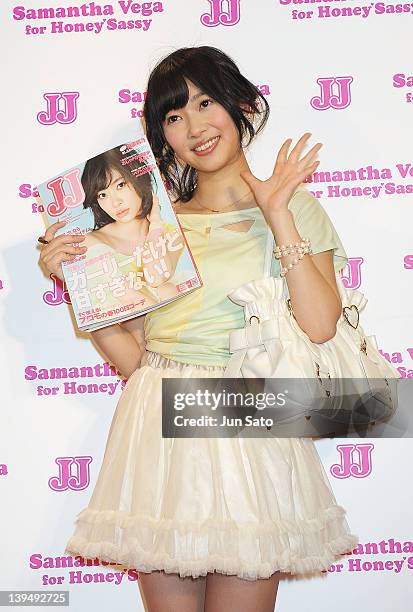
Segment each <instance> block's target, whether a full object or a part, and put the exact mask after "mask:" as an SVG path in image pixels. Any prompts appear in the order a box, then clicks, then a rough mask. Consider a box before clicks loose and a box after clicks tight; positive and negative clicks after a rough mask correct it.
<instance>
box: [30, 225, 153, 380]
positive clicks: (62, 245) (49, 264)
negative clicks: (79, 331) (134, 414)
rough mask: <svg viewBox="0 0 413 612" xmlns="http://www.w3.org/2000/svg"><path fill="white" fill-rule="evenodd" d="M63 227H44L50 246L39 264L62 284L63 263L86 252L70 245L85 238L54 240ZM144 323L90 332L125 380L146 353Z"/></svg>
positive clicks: (136, 321)
mask: <svg viewBox="0 0 413 612" xmlns="http://www.w3.org/2000/svg"><path fill="white" fill-rule="evenodd" d="M64 225H65V224H64V222H58V223H53V225H50V226H49V227H48V228H47V230H46V233H45V239H46V240H48V241H49V244H47V245H44V246H42V249H41V253H40V262H41V263H42V264H43V266H44V267H45V268H46V270H47V271H48V272H49V273H53V274H55V275H56V276H57V277H58V278H60V280H61V281H64V276H63V272H62V262H63V261H72V260H73V259H74V258H75V257H76V255H80V254H82V253H85V252H86V250H87V248H86V247H82V246H73V244H76V243H82V242H83V241H84V236H81V235H77V234H68V235H60V236H56V237H55V233H56V231H57V230H58V229H59V228H61V227H63V226H64ZM144 320H145V317H144V316H141V317H136V319H133V321H134V324H133V327H132V324H131V323H129V322H128V321H125V322H124V323H115V324H113V325H110V326H109V327H103V328H101V329H98V330H95V331H94V332H91V338H92V339H93V342H94V344H95V345H96V346H97V348H98V349H99V350H101V351H102V353H103V354H104V355H105V357H106V358H107V359H108V361H110V362H111V363H113V365H115V366H116V368H117V369H118V370H119V372H121V374H122V375H123V376H125V377H126V378H128V377H129V376H130V375H131V374H132V372H134V371H135V370H136V368H137V367H140V364H141V360H142V357H143V355H144V353H145V339H144V331H143V325H144Z"/></svg>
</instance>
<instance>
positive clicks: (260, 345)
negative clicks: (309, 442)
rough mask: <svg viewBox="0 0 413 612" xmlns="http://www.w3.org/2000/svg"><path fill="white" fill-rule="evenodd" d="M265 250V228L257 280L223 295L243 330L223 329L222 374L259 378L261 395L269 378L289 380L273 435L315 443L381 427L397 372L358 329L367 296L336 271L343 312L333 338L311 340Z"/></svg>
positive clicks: (393, 400) (392, 404) (391, 404)
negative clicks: (239, 313)
mask: <svg viewBox="0 0 413 612" xmlns="http://www.w3.org/2000/svg"><path fill="white" fill-rule="evenodd" d="M273 247H274V238H273V234H272V232H271V230H270V229H268V238H267V246H266V253H265V264H264V277H263V278H262V279H258V280H254V281H251V282H248V283H246V284H243V285H241V286H240V287H238V288H237V289H235V290H233V291H232V292H231V293H229V294H228V297H229V298H230V299H231V300H232V301H233V302H234V303H236V304H239V305H240V306H243V308H244V315H245V327H244V328H241V329H236V330H233V331H232V332H230V337H229V351H230V353H231V357H230V359H229V361H228V363H227V366H226V369H225V372H224V374H223V377H224V378H240V377H242V378H263V379H266V380H265V390H266V392H268V391H269V390H271V379H273V380H274V379H277V380H278V381H279V379H291V380H289V381H288V382H289V384H288V396H287V397H288V401H287V402H286V404H285V407H284V408H280V407H277V412H276V413H275V416H276V425H277V426H276V427H274V428H271V427H267V429H268V430H269V429H273V433H274V435H277V432H278V434H279V435H282V433H283V432H284V435H294V432H297V433H296V436H297V437H313V438H317V437H323V436H324V435H329V436H333V435H343V434H346V433H349V432H351V431H352V432H354V431H358V432H360V431H362V430H363V428H366V427H367V429H369V430H371V428H372V426H373V425H374V424H375V423H385V422H387V421H388V420H389V419H390V418H391V417H392V416H393V415H394V413H395V412H396V409H397V389H396V381H397V379H400V378H401V375H400V374H399V372H398V371H397V370H396V369H395V368H394V367H393V366H392V365H391V364H390V363H388V362H387V361H386V359H385V358H384V357H383V356H382V355H381V354H380V353H379V351H378V347H377V342H376V339H375V337H374V336H366V334H365V333H364V331H363V328H362V327H361V325H360V321H359V318H360V313H361V312H362V311H363V310H364V308H365V306H366V303H367V299H366V298H365V297H364V295H363V294H362V293H361V292H360V291H356V290H354V289H346V288H345V287H344V285H343V281H342V278H341V275H340V274H339V273H338V272H337V273H336V280H337V286H338V290H339V292H340V296H341V300H342V306H343V309H342V314H341V316H340V319H339V320H338V322H337V331H336V334H335V336H334V337H333V338H332V339H331V340H328V341H327V342H324V343H322V344H315V343H313V342H311V340H310V339H309V337H308V336H307V334H306V333H305V332H304V331H303V330H302V329H301V328H300V327H299V325H298V324H297V322H296V320H295V318H294V313H293V311H292V309H291V302H290V300H289V294H288V285H287V282H286V279H285V277H279V278H275V277H273V276H271V261H272V257H273ZM275 384H276V383H273V385H272V386H275ZM277 390H278V391H279V384H278V386H277Z"/></svg>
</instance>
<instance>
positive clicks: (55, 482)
mask: <svg viewBox="0 0 413 612" xmlns="http://www.w3.org/2000/svg"><path fill="white" fill-rule="evenodd" d="M92 461H93V458H92V457H90V456H85V457H57V458H56V460H55V462H56V463H57V465H58V466H59V474H58V475H57V476H52V477H51V478H49V487H50V488H51V489H53V491H67V490H68V489H72V491H82V490H83V489H86V487H88V486H89V483H90V469H89V466H90V464H91V463H92Z"/></svg>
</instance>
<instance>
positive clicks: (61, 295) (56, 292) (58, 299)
mask: <svg viewBox="0 0 413 612" xmlns="http://www.w3.org/2000/svg"><path fill="white" fill-rule="evenodd" d="M50 278H51V279H52V281H53V289H52V291H45V292H44V293H43V302H44V303H45V304H47V305H48V306H60V304H70V296H69V292H68V290H67V289H66V284H65V283H62V281H61V280H60V278H58V277H57V276H56V274H51V275H50Z"/></svg>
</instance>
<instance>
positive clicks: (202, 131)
mask: <svg viewBox="0 0 413 612" xmlns="http://www.w3.org/2000/svg"><path fill="white" fill-rule="evenodd" d="M144 117H145V123H146V130H147V135H148V138H149V142H150V144H151V146H152V148H153V150H154V153H155V156H156V157H157V159H158V162H159V165H160V168H161V170H162V172H163V174H164V177H165V179H166V180H167V181H168V182H169V183H170V185H171V187H172V189H173V191H174V193H175V196H176V201H175V210H176V213H177V215H178V218H179V220H180V222H181V225H182V227H183V229H184V231H185V235H186V238H187V240H188V244H189V246H190V248H191V251H192V253H193V255H194V258H195V261H196V263H197V266H198V268H199V271H200V274H201V277H202V279H203V281H204V286H203V287H201V288H200V289H198V290H197V291H194V292H193V293H192V294H189V295H187V296H184V297H183V298H182V299H180V300H177V301H175V302H174V303H171V304H168V305H166V306H164V307H162V308H160V309H157V310H155V311H153V312H151V313H149V314H147V315H146V317H140V318H137V319H135V320H134V321H133V329H131V330H127V329H125V327H124V326H123V325H114V326H112V327H109V328H105V329H103V330H98V331H97V332H94V334H93V335H94V338H95V341H96V343H97V345H98V347H99V348H100V349H101V350H102V351H103V353H105V355H106V357H107V358H108V359H110V360H111V361H112V362H113V363H114V364H116V365H117V366H118V368H119V369H120V371H121V372H123V373H124V375H125V376H127V377H129V380H128V382H127V385H126V387H125V390H124V391H123V393H122V396H121V398H120V401H119V403H118V406H117V409H116V413H115V415H114V418H113V421H112V425H111V428H110V431H109V437H108V441H107V446H106V450H105V456H104V459H103V464H102V467H101V470H100V473H99V477H98V480H97V483H96V486H95V489H94V491H93V495H92V498H91V500H90V502H89V505H88V507H87V508H85V509H84V510H82V511H81V512H80V513H79V515H78V518H77V525H76V530H75V532H74V534H73V536H72V537H71V538H70V540H69V542H68V544H67V547H66V552H67V553H69V554H73V555H76V554H79V555H82V556H83V557H87V558H94V557H99V558H100V559H101V560H107V561H111V562H118V563H120V564H122V565H124V566H125V567H133V568H136V569H137V570H139V572H140V586H141V591H142V593H143V598H144V600H145V603H146V606H147V609H148V611H149V612H158V611H162V612H167V611H172V610H180V612H198V611H200V610H205V611H206V612H218V611H222V610H225V612H228V611H230V610H236V611H237V612H249V611H252V610H254V612H268V611H270V610H273V608H274V603H275V599H276V594H277V588H278V580H279V577H280V572H289V573H292V574H306V573H311V572H320V571H322V570H327V568H328V567H329V566H330V565H331V563H332V562H334V561H335V560H336V559H338V558H339V557H340V556H342V555H343V554H344V553H346V552H349V551H350V550H351V549H352V547H353V546H355V545H356V543H357V541H358V538H357V536H355V535H353V534H351V533H350V532H349V527H348V524H347V521H346V518H345V510H344V508H342V507H341V506H339V505H337V502H336V500H335V497H334V494H333V491H332V488H331V486H330V483H329V481H328V478H327V475H326V474H325V471H324V468H323V466H322V463H321V461H320V458H319V456H318V454H317V452H316V448H315V445H314V442H313V441H312V440H309V439H304V438H275V437H271V438H265V439H258V438H243V439H239V438H192V439H190V438H186V439H185V438H175V439H171V438H162V427H161V399H162V395H161V386H162V378H163V377H177V376H182V377H183V378H185V377H219V376H220V375H221V374H222V372H223V369H224V368H225V364H226V362H227V360H228V358H229V342H228V340H229V332H230V331H231V330H232V329H235V328H239V327H243V324H244V320H243V309H242V308H241V307H240V306H237V305H235V304H234V303H233V302H231V301H230V300H229V298H228V297H227V295H228V293H230V291H232V290H233V289H234V288H236V287H238V286H239V285H241V284H242V283H245V282H248V281H250V280H253V279H255V278H259V277H261V276H262V270H263V264H264V246H265V238H266V231H267V227H268V225H269V226H270V227H271V230H272V232H273V234H274V237H275V240H276V243H277V244H278V245H282V244H295V243H299V242H301V239H303V238H307V237H308V238H309V239H310V242H311V248H312V252H313V254H312V255H311V256H310V254H308V253H306V254H304V255H303V256H302V257H298V258H295V257H294V255H286V256H283V257H282V259H281V265H282V267H283V268H287V270H288V272H287V274H286V280H287V282H288V288H289V293H290V298H291V304H292V307H293V309H294V313H295V317H296V319H297V322H298V324H299V325H300V326H301V327H302V329H303V330H305V332H306V333H307V334H308V336H309V337H310V339H311V340H312V341H314V342H318V343H322V342H324V341H326V340H328V339H329V338H331V337H333V336H334V334H335V329H336V323H337V320H338V318H339V316H340V312H341V303H340V300H339V295H338V290H337V286H336V281H335V270H340V269H341V268H342V267H343V266H344V265H345V263H346V261H347V257H346V254H345V252H344V249H343V246H342V244H341V242H340V239H339V237H338V235H337V233H336V232H335V230H334V228H333V226H332V224H331V222H330V220H329V218H328V216H327V215H326V213H325V212H324V210H323V208H322V207H321V205H320V203H319V202H318V201H317V200H316V199H314V198H313V197H312V196H311V194H310V193H309V192H308V191H307V190H306V189H305V188H304V187H303V186H302V182H303V181H304V180H305V179H306V177H308V176H309V175H310V174H312V173H313V172H314V170H315V169H316V167H317V165H318V162H317V161H315V157H316V154H317V152H318V151H319V149H320V147H321V144H316V145H315V146H313V147H312V148H311V149H310V150H309V151H308V152H307V153H306V154H305V155H303V149H304V146H305V145H306V144H307V141H308V138H309V136H310V134H308V133H306V134H304V135H303V136H302V137H301V138H300V139H299V140H298V142H297V144H296V145H295V146H294V147H293V149H292V151H291V152H289V149H290V146H291V139H288V140H287V141H285V142H284V144H283V145H282V147H281V149H280V150H279V152H278V155H277V159H276V163H275V167H274V171H273V173H272V174H271V176H270V178H268V179H267V180H264V181H261V180H259V179H258V178H256V177H254V176H253V175H252V173H251V172H250V170H249V167H248V163H247V161H246V158H245V154H244V148H245V146H247V144H249V142H250V141H251V140H252V139H253V137H254V136H255V134H256V133H257V132H259V131H260V130H261V129H262V127H263V126H264V124H265V122H266V120H267V117H268V104H267V102H266V100H265V98H264V97H263V96H262V95H261V93H260V92H259V90H258V89H257V88H256V87H255V86H254V85H253V84H252V83H251V82H250V81H248V80H247V79H246V78H245V77H244V76H243V75H242V74H241V73H240V72H239V70H238V68H237V66H236V65H235V63H234V62H233V61H232V59H231V58H229V57H228V56H227V55H226V54H225V53H223V52H222V51H220V50H218V49H215V48H213V47H207V46H202V47H193V48H183V49H179V50H177V51H175V52H174V53H172V54H171V55H169V56H168V57H166V58H165V59H164V60H162V61H161V62H160V63H159V64H158V65H157V66H156V67H155V69H154V70H153V72H152V73H151V75H150V78H149V82H148V88H147V98H146V102H145V107H144ZM246 141H247V142H246ZM57 227H59V224H56V225H55V226H54V227H53V226H52V227H50V228H49V229H48V230H47V232H46V239H47V240H49V241H50V243H49V244H48V245H47V246H45V247H44V249H43V252H42V255H41V259H42V261H43V262H44V263H45V264H46V267H47V268H48V270H49V271H53V272H54V273H55V274H59V273H60V265H61V262H62V261H66V260H67V259H68V257H70V256H72V255H73V254H75V253H80V252H82V247H73V246H71V244H72V242H73V241H77V240H78V238H77V237H76V238H75V239H74V240H73V241H72V242H71V241H70V237H68V236H66V237H58V238H54V237H53V236H54V233H55V229H56V228H57ZM301 254H302V253H301ZM275 261H277V264H278V260H275ZM294 261H295V263H294ZM289 265H290V267H289ZM278 271H279V272H280V270H278ZM309 304H311V308H309Z"/></svg>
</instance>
